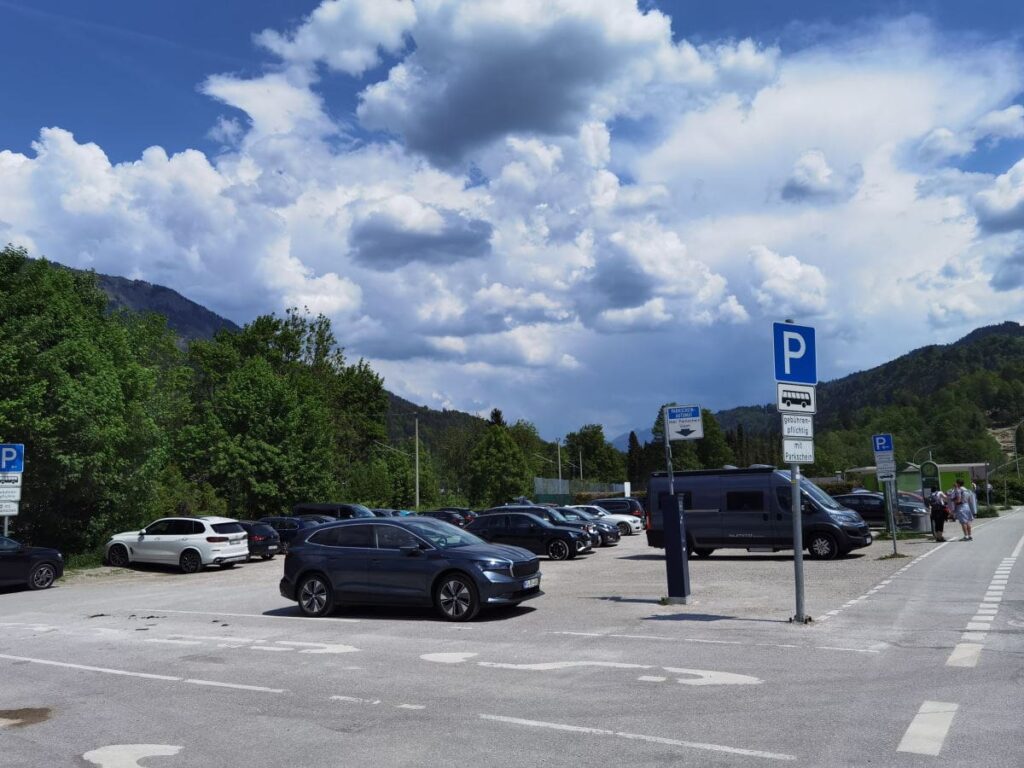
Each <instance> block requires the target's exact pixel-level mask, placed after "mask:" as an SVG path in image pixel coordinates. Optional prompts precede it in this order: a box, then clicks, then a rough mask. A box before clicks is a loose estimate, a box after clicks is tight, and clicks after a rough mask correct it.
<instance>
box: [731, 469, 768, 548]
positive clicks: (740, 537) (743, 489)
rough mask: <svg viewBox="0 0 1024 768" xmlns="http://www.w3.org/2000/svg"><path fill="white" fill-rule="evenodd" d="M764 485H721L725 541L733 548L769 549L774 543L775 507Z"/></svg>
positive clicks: (742, 483) (738, 483) (740, 483)
mask: <svg viewBox="0 0 1024 768" xmlns="http://www.w3.org/2000/svg"><path fill="white" fill-rule="evenodd" d="M770 489H771V486H770V485H769V484H768V483H764V482H749V481H748V482H735V481H734V482H726V483H723V484H722V515H721V519H722V540H723V544H724V545H725V546H730V547H767V546H771V545H772V544H773V536H774V531H775V521H774V517H775V515H774V514H773V513H774V506H773V504H772V500H771V499H770V498H769V496H768V491H769V490H770Z"/></svg>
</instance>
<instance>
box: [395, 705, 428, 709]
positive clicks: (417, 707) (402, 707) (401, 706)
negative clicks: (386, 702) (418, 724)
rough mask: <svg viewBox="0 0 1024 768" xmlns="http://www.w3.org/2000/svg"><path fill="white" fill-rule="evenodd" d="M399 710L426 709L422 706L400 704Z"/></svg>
mask: <svg viewBox="0 0 1024 768" xmlns="http://www.w3.org/2000/svg"><path fill="white" fill-rule="evenodd" d="M397 706H398V708H399V709H426V707H425V706H423V705H422V704H399V705H397Z"/></svg>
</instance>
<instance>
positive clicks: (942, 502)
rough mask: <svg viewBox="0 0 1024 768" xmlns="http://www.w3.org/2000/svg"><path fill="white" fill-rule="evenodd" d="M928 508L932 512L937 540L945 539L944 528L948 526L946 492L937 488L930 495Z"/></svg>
mask: <svg viewBox="0 0 1024 768" xmlns="http://www.w3.org/2000/svg"><path fill="white" fill-rule="evenodd" d="M928 508H929V509H930V510H931V513H932V529H933V530H934V531H935V540H936V541H945V540H946V539H945V537H944V536H943V535H942V529H943V528H945V527H946V515H947V514H948V512H947V511H946V494H944V493H943V492H942V491H941V490H939V489H938V488H936V489H935V490H934V491H932V492H931V495H930V496H929V497H928Z"/></svg>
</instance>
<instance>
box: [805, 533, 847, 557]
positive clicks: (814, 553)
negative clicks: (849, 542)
mask: <svg viewBox="0 0 1024 768" xmlns="http://www.w3.org/2000/svg"><path fill="white" fill-rule="evenodd" d="M807 553H808V554H809V555H810V556H811V557H812V558H814V559H815V560H834V559H835V558H836V556H837V555H838V554H839V547H838V546H837V545H836V540H835V538H834V537H833V536H832V535H831V534H829V533H815V534H814V535H813V536H811V540H810V541H809V542H808V543H807Z"/></svg>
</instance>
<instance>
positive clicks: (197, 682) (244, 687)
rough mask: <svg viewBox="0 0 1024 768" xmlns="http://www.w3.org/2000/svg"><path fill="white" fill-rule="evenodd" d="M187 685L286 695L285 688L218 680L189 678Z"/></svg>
mask: <svg viewBox="0 0 1024 768" xmlns="http://www.w3.org/2000/svg"><path fill="white" fill-rule="evenodd" d="M184 682H186V683H191V684H192V685H208V686H212V687H214V688H234V689H235V690H236V691H258V692H260V693H284V691H285V689H284V688H265V687H263V686H262V685H242V684H241V683H221V682H218V681H217V680H196V679H193V678H189V679H188V680H185V681H184Z"/></svg>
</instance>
